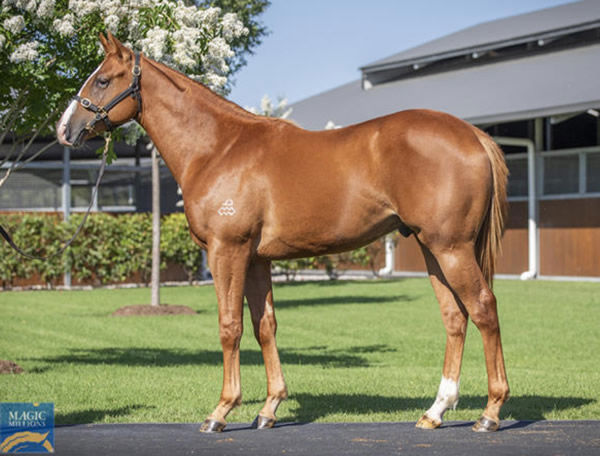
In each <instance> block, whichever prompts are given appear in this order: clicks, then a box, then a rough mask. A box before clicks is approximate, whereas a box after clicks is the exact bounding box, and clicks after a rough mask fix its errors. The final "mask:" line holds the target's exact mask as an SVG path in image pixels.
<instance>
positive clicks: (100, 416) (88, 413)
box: [55, 404, 155, 426]
mask: <svg viewBox="0 0 600 456" xmlns="http://www.w3.org/2000/svg"><path fill="white" fill-rule="evenodd" d="M149 408H155V407H154V406H148V405H139V404H137V405H128V406H126V407H118V408H113V409H95V408H90V409H85V410H78V411H76V412H70V413H63V412H59V411H57V412H56V415H55V422H56V424H57V426H69V425H73V424H81V423H98V422H102V421H103V420H104V419H105V418H107V417H112V418H115V417H119V416H123V415H129V414H130V413H131V412H133V411H136V410H139V409H149Z"/></svg>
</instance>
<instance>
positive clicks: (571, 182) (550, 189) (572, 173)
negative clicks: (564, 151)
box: [543, 154, 579, 195]
mask: <svg viewBox="0 0 600 456" xmlns="http://www.w3.org/2000/svg"><path fill="white" fill-rule="evenodd" d="M543 160H544V167H543V169H544V187H543V194H544V195H559V194H565V193H579V155H578V154H573V155H560V156H546V157H544V158H543Z"/></svg>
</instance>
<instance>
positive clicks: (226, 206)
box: [217, 199, 236, 215]
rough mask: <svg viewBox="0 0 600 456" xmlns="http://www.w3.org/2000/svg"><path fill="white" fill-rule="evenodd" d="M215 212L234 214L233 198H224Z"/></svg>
mask: <svg viewBox="0 0 600 456" xmlns="http://www.w3.org/2000/svg"><path fill="white" fill-rule="evenodd" d="M217 212H218V213H219V215H235V212H236V210H235V208H234V207H233V200H231V199H228V200H225V202H224V203H223V204H222V205H221V207H220V208H219V210H218V211H217Z"/></svg>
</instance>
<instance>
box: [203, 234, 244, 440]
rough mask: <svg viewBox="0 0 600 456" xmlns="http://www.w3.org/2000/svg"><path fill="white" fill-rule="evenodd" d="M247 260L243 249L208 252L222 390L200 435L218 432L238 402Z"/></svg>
mask: <svg viewBox="0 0 600 456" xmlns="http://www.w3.org/2000/svg"><path fill="white" fill-rule="evenodd" d="M249 256H250V255H249V249H248V248H247V247H246V246H219V247H218V248H213V249H210V250H209V254H208V260H209V265H210V270H211V272H212V274H213V279H214V282H215V291H216V293H217V300H218V303H219V336H220V339H221V346H222V348H223V389H222V391H221V399H220V401H219V404H218V405H217V407H216V408H215V410H214V411H213V412H212V413H211V414H210V415H209V417H208V418H207V419H206V420H205V421H204V423H203V424H202V426H201V428H200V430H201V431H203V432H220V431H222V430H223V429H224V428H225V425H226V421H225V418H226V417H227V415H228V414H229V412H230V411H231V410H232V409H233V408H234V407H235V406H237V405H239V404H241V402H242V389H241V382H240V341H241V338H242V330H243V321H242V315H243V312H242V311H243V307H242V304H243V292H244V282H245V277H246V270H247V268H248V259H249Z"/></svg>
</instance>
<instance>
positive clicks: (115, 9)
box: [0, 0, 269, 304]
mask: <svg viewBox="0 0 600 456" xmlns="http://www.w3.org/2000/svg"><path fill="white" fill-rule="evenodd" d="M268 5H269V2H268V1H266V0H214V1H198V2H197V3H196V4H194V3H191V2H189V1H188V2H187V4H186V3H184V2H181V1H179V2H175V1H169V0H130V1H123V0H108V1H107V0H91V1H90V0H2V9H1V10H0V70H1V72H2V73H1V74H2V82H1V84H2V85H1V86H0V146H3V144H4V142H5V141H6V140H8V141H9V143H10V146H9V147H8V151H7V152H6V153H5V154H4V155H3V156H2V157H0V165H4V164H5V163H7V162H10V163H11V165H10V167H9V168H8V170H7V171H6V172H5V173H4V175H3V176H0V186H1V185H2V184H3V182H4V181H5V180H6V178H8V176H9V175H10V173H11V172H12V171H13V170H15V169H17V168H18V167H20V166H22V165H23V162H21V159H22V158H23V157H24V156H25V154H26V153H27V152H28V151H29V149H30V147H31V146H32V144H33V141H34V140H35V139H36V137H38V136H39V135H40V134H41V135H45V134H51V129H52V126H53V124H54V121H55V120H56V117H57V114H58V112H59V111H60V110H62V108H64V107H65V106H66V104H67V101H68V100H69V98H71V97H72V96H73V95H74V92H75V90H76V88H77V87H80V86H81V85H82V83H83V81H84V78H85V77H87V76H88V75H89V74H90V73H92V72H93V70H94V68H95V67H96V65H97V64H98V63H99V61H100V60H101V57H102V52H101V48H100V47H99V46H98V35H99V33H100V32H104V31H106V30H108V31H110V32H111V33H113V34H114V35H115V36H117V37H118V38H119V39H120V40H121V41H122V42H124V43H126V44H129V45H130V46H132V47H134V48H136V49H140V50H141V51H142V52H144V54H145V55H147V56H148V57H150V58H152V59H155V60H157V61H160V62H163V63H166V64H168V65H169V66H171V67H174V68H176V69H178V70H180V71H181V72H183V73H186V74H187V75H188V76H190V77H191V78H193V79H195V80H198V81H200V82H202V83H204V84H205V85H207V86H208V87H209V88H211V89H212V90H215V91H217V92H220V93H222V94H225V93H227V91H228V90H229V77H230V76H231V75H232V74H233V73H235V72H236V71H237V70H239V69H240V68H241V67H242V66H243V65H244V64H245V59H244V54H247V53H249V52H252V49H253V48H254V47H255V46H257V45H258V44H259V43H260V39H261V37H262V36H263V35H264V34H265V33H266V29H265V28H264V26H262V25H261V24H260V22H258V21H257V19H256V16H258V15H259V14H260V13H262V12H263V11H264V9H265V8H266V7H267V6H268ZM221 7H222V8H221ZM237 11H239V12H240V16H239V17H238V15H237V14H236V12H237ZM52 134H53V132H52ZM141 134H143V132H141V131H140V129H137V128H133V129H130V132H129V134H128V135H127V136H128V137H129V139H130V140H133V141H134V140H135V139H137V138H139V137H140V135H141ZM54 143H55V141H52V142H50V143H49V144H48V145H47V146H46V147H45V148H42V150H40V151H38V152H36V153H35V154H33V156H31V157H30V158H29V159H28V160H31V159H34V158H35V157H36V156H37V155H39V154H40V153H42V152H43V151H44V150H45V149H47V148H48V147H50V146H52V145H53V144H54ZM155 155H156V154H153V166H154V167H156V165H157V159H156V158H154V156H155ZM154 174H158V173H153V184H158V182H156V180H157V179H159V177H157V176H154ZM153 187H154V185H153ZM159 215H160V214H155V217H154V220H155V221H154V229H153V232H154V233H156V234H155V239H154V241H153V243H154V244H155V245H159V243H160V239H159V238H158V236H159V232H160V225H159V226H158V227H157V226H156V225H157V224H158V223H159V218H158V217H159ZM159 263H160V260H159V259H158V260H157V259H156V258H155V261H153V264H154V266H153V269H156V270H155V271H153V274H152V277H153V290H154V292H153V299H152V303H153V304H158V302H159V297H158V296H159V294H158V282H159V274H158V267H159V266H158V264H159Z"/></svg>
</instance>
